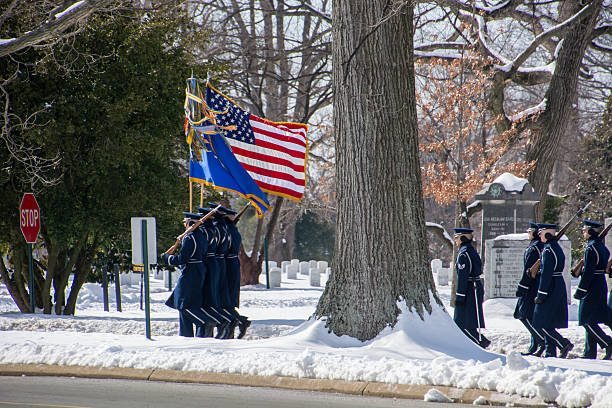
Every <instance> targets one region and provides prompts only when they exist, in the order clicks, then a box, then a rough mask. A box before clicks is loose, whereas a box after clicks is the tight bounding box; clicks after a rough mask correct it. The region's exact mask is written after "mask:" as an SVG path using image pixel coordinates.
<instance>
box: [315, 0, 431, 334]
mask: <svg viewBox="0 0 612 408" xmlns="http://www.w3.org/2000/svg"><path fill="white" fill-rule="evenodd" d="M394 4H396V3H394ZM389 5H390V3H389V2H386V1H382V0H376V1H365V0H359V1H357V0H354V1H351V2H345V1H341V0H335V1H334V5H333V12H334V18H333V29H332V31H333V41H332V44H333V48H332V56H333V68H334V69H333V84H334V92H335V93H334V130H335V136H336V183H337V185H336V191H337V208H338V219H337V228H336V230H337V232H336V242H335V253H334V269H333V271H332V274H331V276H330V279H329V280H328V282H327V286H326V288H325V291H324V292H323V295H322V296H321V299H320V300H319V304H318V306H317V310H316V313H315V315H316V316H318V317H321V318H325V319H326V326H327V327H328V328H329V329H330V331H332V332H333V333H335V334H336V335H339V336H340V335H344V334H347V335H349V336H351V337H355V338H358V339H360V340H369V339H372V338H374V337H375V336H376V335H377V334H378V333H380V331H381V330H383V329H384V328H385V327H387V326H393V325H394V324H395V323H396V322H397V316H398V315H399V313H400V312H401V310H400V309H399V307H398V303H399V302H405V303H406V304H407V306H408V307H409V308H410V310H414V311H416V312H417V313H418V314H419V316H421V318H424V310H427V311H428V312H430V311H431V305H430V296H432V295H433V296H434V297H435V296H436V295H435V288H434V282H433V277H432V275H431V272H430V270H429V266H428V253H427V242H426V239H427V238H426V233H425V216H424V205H423V194H422V189H421V170H420V162H419V154H418V145H417V143H418V140H417V120H416V106H415V89H414V66H413V57H412V54H413V52H412V51H413V23H412V18H413V10H412V4H411V3H410V4H407V5H405V6H403V7H402V8H401V10H399V11H398V10H395V11H394V14H393V15H390V12H391V10H390V7H389ZM383 20H384V21H383ZM400 44H401V46H399V45H400ZM436 300H437V297H436Z"/></svg>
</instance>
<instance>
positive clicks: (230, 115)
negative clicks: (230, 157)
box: [206, 85, 308, 201]
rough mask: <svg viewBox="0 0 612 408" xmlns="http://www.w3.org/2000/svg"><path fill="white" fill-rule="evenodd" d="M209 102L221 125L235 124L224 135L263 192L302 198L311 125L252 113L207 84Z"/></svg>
mask: <svg viewBox="0 0 612 408" xmlns="http://www.w3.org/2000/svg"><path fill="white" fill-rule="evenodd" d="M206 104H207V105H208V107H209V108H210V109H212V110H214V111H216V112H221V113H217V114H216V115H215V116H216V119H217V123H218V124H219V125H221V126H229V125H234V126H236V128H237V129H236V130H232V131H226V132H225V136H226V138H227V141H228V143H229V144H230V147H231V149H232V151H233V153H234V156H236V159H237V160H238V161H239V162H240V164H242V166H243V167H244V168H245V169H246V171H247V172H248V173H249V174H250V176H251V177H252V178H253V180H255V183H257V185H258V186H259V188H261V189H262V190H263V191H265V192H268V193H271V194H275V195H278V196H282V197H286V198H290V199H292V200H296V201H299V200H301V199H302V198H303V197H304V190H305V188H306V157H307V154H308V138H307V137H306V133H307V132H308V125H305V124H303V123H285V122H282V123H279V122H270V121H269V120H266V119H262V118H259V117H257V116H255V115H251V114H250V113H249V112H246V111H244V110H243V109H242V108H240V107H239V106H238V105H236V104H235V103H234V102H233V101H232V100H231V99H229V98H228V97H226V96H225V95H223V94H222V93H220V92H219V91H217V90H216V89H214V88H212V87H211V86H210V85H208V86H207V87H206Z"/></svg>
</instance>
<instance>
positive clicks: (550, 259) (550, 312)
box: [533, 224, 574, 358]
mask: <svg viewBox="0 0 612 408" xmlns="http://www.w3.org/2000/svg"><path fill="white" fill-rule="evenodd" d="M538 228H539V229H538V231H539V232H538V233H539V235H540V239H541V240H542V242H544V244H545V246H544V249H543V250H542V260H541V265H540V284H539V286H538V292H537V296H536V298H535V300H534V302H535V308H534V312H533V325H534V327H535V328H538V329H541V330H542V332H543V333H544V335H545V340H544V342H545V344H546V353H545V355H544V356H545V357H556V356H557V349H559V357H561V358H565V357H567V354H568V353H569V352H570V350H571V349H573V348H574V345H573V344H572V343H571V342H570V341H569V340H568V339H566V338H565V337H563V336H561V334H559V332H557V330H556V329H559V328H567V320H568V313H567V291H566V289H565V280H564V279H563V268H564V267H565V255H564V254H563V250H562V249H561V246H560V245H559V243H558V242H557V240H556V239H555V232H556V230H557V225H556V224H538Z"/></svg>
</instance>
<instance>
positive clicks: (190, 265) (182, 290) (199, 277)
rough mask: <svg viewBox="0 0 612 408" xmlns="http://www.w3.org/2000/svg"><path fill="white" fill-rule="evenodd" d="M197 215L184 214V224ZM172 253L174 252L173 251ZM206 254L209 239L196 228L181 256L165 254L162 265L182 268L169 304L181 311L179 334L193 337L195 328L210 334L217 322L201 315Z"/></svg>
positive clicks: (187, 239)
mask: <svg viewBox="0 0 612 408" xmlns="http://www.w3.org/2000/svg"><path fill="white" fill-rule="evenodd" d="M199 218H200V216H199V215H198V214H191V213H185V219H184V221H183V222H184V225H185V228H189V226H191V224H192V223H193V222H195V220H197V219H199ZM172 252H173V251H172ZM204 253H206V240H205V239H204V237H203V236H202V234H201V233H200V232H199V231H198V229H197V228H196V229H195V230H194V231H193V232H191V233H189V234H187V235H186V236H185V237H184V238H183V240H182V243H181V251H180V253H179V254H178V255H174V254H172V253H165V254H163V255H162V257H161V258H162V262H163V263H165V264H167V265H172V266H180V267H181V276H180V277H179V279H178V281H177V282H176V286H175V288H174V290H173V291H172V294H171V295H170V297H169V298H168V300H167V301H166V305H167V306H169V307H171V308H173V309H177V310H178V311H179V335H181V336H185V337H193V335H194V333H193V325H194V324H195V325H196V327H197V328H198V329H199V330H201V331H202V332H203V333H211V332H212V329H213V328H214V327H215V325H216V324H217V322H216V321H215V320H214V319H213V318H212V317H211V316H209V315H207V314H205V313H203V312H202V310H201V309H200V307H201V305H202V286H203V285H204V279H205V278H206V269H205V268H204V265H203V263H202V256H203V254H204Z"/></svg>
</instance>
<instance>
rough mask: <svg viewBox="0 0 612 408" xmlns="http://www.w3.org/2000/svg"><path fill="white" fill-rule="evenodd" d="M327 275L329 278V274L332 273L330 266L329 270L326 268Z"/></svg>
mask: <svg viewBox="0 0 612 408" xmlns="http://www.w3.org/2000/svg"><path fill="white" fill-rule="evenodd" d="M325 273H326V274H327V276H328V277H329V274H330V273H331V268H330V267H329V266H328V267H327V268H325Z"/></svg>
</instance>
